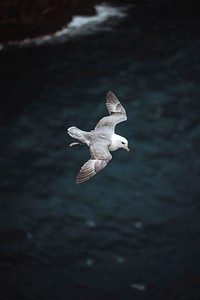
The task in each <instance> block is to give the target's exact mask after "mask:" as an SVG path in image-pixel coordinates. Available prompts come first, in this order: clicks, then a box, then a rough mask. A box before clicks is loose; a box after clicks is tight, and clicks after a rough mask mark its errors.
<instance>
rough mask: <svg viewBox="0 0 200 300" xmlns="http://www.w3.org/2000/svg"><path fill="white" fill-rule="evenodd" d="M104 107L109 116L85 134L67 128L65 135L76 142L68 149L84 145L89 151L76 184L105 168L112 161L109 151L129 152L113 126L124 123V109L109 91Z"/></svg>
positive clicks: (124, 140)
mask: <svg viewBox="0 0 200 300" xmlns="http://www.w3.org/2000/svg"><path fill="white" fill-rule="evenodd" d="M106 107H107V109H108V112H109V116H106V117H103V118H102V119H101V120H100V121H99V122H98V123H97V124H96V127H95V128H94V130H91V131H89V132H87V131H83V130H81V129H79V128H77V127H75V126H72V127H69V128H68V131H67V133H68V134H69V135H70V136H71V137H72V138H74V139H76V142H73V143H71V144H70V145H69V146H70V147H73V146H76V145H84V144H86V145H87V146H88V147H89V149H90V156H91V158H90V159H89V160H88V161H87V162H86V163H85V164H84V165H83V166H82V167H81V169H80V171H79V173H78V176H77V178H76V183H77V184H79V183H83V182H85V181H87V180H88V179H90V178H91V177H93V176H94V175H96V174H97V173H98V172H99V171H101V170H102V169H103V168H105V167H106V166H107V164H108V163H109V161H110V160H111V159H112V155H111V153H110V151H111V152H112V151H115V150H117V149H119V148H123V149H125V150H127V151H130V149H129V147H128V141H127V139H126V138H124V137H123V136H120V135H118V134H116V133H115V126H116V125H117V124H118V123H121V122H124V121H126V120H127V115H126V111H125V109H124V107H123V106H122V105H121V103H120V101H119V100H118V99H117V97H116V96H115V95H114V93H113V92H111V91H109V92H108V93H107V95H106Z"/></svg>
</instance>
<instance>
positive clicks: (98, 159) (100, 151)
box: [76, 140, 112, 184]
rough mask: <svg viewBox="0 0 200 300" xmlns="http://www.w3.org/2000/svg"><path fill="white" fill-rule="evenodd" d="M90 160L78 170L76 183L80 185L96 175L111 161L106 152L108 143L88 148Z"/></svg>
mask: <svg viewBox="0 0 200 300" xmlns="http://www.w3.org/2000/svg"><path fill="white" fill-rule="evenodd" d="M90 154H91V159H89V160H88V161H87V162H86V163H85V164H84V165H83V166H82V167H81V169H80V171H79V173H78V176H77V178H76V182H77V183H78V184H79V183H82V182H85V181H87V180H88V179H90V178H91V177H93V176H94V175H96V174H97V173H98V172H99V171H101V170H102V169H103V168H105V167H106V166H107V164H108V163H109V161H110V160H111V159H112V155H111V154H110V152H109V150H108V143H107V142H106V141H104V140H103V141H101V142H98V143H94V144H92V145H91V146H90Z"/></svg>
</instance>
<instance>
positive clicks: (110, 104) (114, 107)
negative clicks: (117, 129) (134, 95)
mask: <svg viewBox="0 0 200 300" xmlns="http://www.w3.org/2000/svg"><path fill="white" fill-rule="evenodd" d="M106 107H107V109H108V112H109V114H110V115H112V114H113V113H120V114H123V115H124V118H125V117H126V111H125V109H124V107H123V106H122V105H121V103H120V101H119V100H118V99H117V97H116V96H115V94H114V93H113V92H111V91H109V92H108V93H107V95H106ZM124 120H126V119H124Z"/></svg>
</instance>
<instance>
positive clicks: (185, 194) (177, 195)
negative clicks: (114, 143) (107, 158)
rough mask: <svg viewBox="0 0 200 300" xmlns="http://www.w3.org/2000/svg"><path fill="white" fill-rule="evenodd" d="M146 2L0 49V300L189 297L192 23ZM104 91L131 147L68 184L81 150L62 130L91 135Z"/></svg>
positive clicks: (195, 203) (199, 223)
mask: <svg viewBox="0 0 200 300" xmlns="http://www.w3.org/2000/svg"><path fill="white" fill-rule="evenodd" d="M148 3H149V5H146V6H145V5H144V4H143V5H144V6H142V4H141V6H140V5H139V6H133V7H131V8H129V14H128V16H127V17H126V18H125V19H123V20H121V21H120V22H119V24H118V25H116V26H115V27H114V28H113V29H112V30H106V31H101V32H99V33H96V34H94V35H89V36H87V35H86V36H84V37H81V36H80V37H76V38H75V39H74V40H73V39H72V40H71V41H68V42H66V43H62V44H54V45H49V46H43V47H42V46H41V47H30V48H23V49H17V48H16V49H15V48H13V49H10V50H7V51H3V52H0V60H1V62H0V64H1V73H0V97H1V102H2V104H1V127H0V135H1V148H0V161H1V168H0V177H1V181H0V188H1V197H0V295H1V299H2V300H6V299H9V300H10V299H21V300H34V299H37V300H42V299H49V300H57V299H59V300H79V299H80V300H84V299H85V300H92V299H94V300H104V299H106V300H109V299H111V300H118V299H127V300H129V299H140V300H157V299H170V300H175V299H181V300H197V299H200V284H199V283H200V188H199V185H200V156H199V150H200V139H199V136H200V122H199V120H200V100H199V98H200V84H199V83H200V80H199V78H200V59H199V53H200V44H199V39H198V38H199V37H198V34H197V30H196V25H197V24H199V23H198V22H199V21H198V19H195V17H194V15H192V16H190V15H188V14H187V13H186V12H185V11H182V10H181V9H180V15H178V16H177V15H176V14H175V13H174V15H173V14H172V11H173V10H172V9H171V10H170V8H169V11H167V9H166V7H165V14H164V15H163V14H162V12H163V11H164V8H163V10H162V7H159V6H157V5H156V4H155V3H154V2H153V1H152V2H148ZM168 3H170V2H168ZM150 4H151V5H150ZM167 7H168V6H167ZM184 13H185V14H184ZM166 21H167V22H166ZM108 90H112V91H113V92H114V93H116V95H117V96H118V97H119V99H120V100H121V102H122V103H123V105H124V106H125V108H126V110H127V114H128V121H127V122H125V123H121V124H119V125H118V126H117V133H118V134H120V135H123V136H125V137H126V138H127V139H128V140H129V144H130V147H131V148H133V151H132V152H130V153H127V152H125V151H123V150H118V151H117V152H115V153H113V160H112V161H111V162H110V163H109V165H108V166H107V167H106V168H105V169H104V170H103V171H102V172H100V173H99V174H98V175H97V176H95V177H94V178H92V179H91V180H90V181H88V182H86V183H84V184H82V185H76V183H75V178H76V175H77V173H78V170H79V168H80V167H81V165H82V164H83V163H84V162H85V161H86V160H87V159H88V156H89V153H88V149H87V148H86V147H77V148H72V149H71V148H69V147H68V144H70V143H71V142H72V139H71V138H70V137H69V136H67V134H66V130H67V128H68V127H69V126H72V125H76V126H78V127H80V128H82V129H84V130H91V129H93V128H94V126H95V124H96V122H97V121H98V120H99V119H100V118H101V117H102V116H104V115H105V114H106V113H107V112H106V108H105V95H106V93H107V91H108Z"/></svg>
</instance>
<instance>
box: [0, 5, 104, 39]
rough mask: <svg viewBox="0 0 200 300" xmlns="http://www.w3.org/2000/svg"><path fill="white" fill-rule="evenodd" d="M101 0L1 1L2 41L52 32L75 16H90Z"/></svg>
mask: <svg viewBox="0 0 200 300" xmlns="http://www.w3.org/2000/svg"><path fill="white" fill-rule="evenodd" d="M98 2H100V1H99V0H87V1H86V0H60V1H56V0H2V1H1V10H0V42H8V41H14V40H21V39H25V38H30V37H36V36H40V35H45V34H49V33H53V32H55V31H57V30H59V29H61V28H62V27H63V26H64V25H66V24H67V23H68V22H69V21H70V20H71V19H72V16H73V15H77V14H81V15H91V14H94V13H95V9H94V5H95V4H97V3H98Z"/></svg>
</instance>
